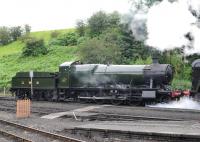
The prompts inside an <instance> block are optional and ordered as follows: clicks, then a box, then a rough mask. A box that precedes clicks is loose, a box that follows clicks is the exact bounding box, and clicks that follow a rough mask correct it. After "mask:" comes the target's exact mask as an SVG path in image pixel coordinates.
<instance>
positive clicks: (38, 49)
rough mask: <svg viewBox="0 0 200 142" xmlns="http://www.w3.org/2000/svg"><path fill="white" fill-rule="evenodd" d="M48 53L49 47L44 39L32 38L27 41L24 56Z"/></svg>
mask: <svg viewBox="0 0 200 142" xmlns="http://www.w3.org/2000/svg"><path fill="white" fill-rule="evenodd" d="M45 54H47V48H46V46H45V44H44V40H43V39H36V38H33V37H32V38H30V39H28V40H26V41H25V46H24V48H23V52H22V55H24V56H38V55H45Z"/></svg>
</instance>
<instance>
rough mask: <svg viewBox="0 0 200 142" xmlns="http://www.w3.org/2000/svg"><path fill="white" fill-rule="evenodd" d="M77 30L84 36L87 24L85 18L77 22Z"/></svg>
mask: <svg viewBox="0 0 200 142" xmlns="http://www.w3.org/2000/svg"><path fill="white" fill-rule="evenodd" d="M76 32H77V33H78V35H79V36H84V35H85V32H86V25H85V23H84V21H83V20H78V21H77V23H76Z"/></svg>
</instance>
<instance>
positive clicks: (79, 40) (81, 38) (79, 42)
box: [77, 36, 90, 45]
mask: <svg viewBox="0 0 200 142" xmlns="http://www.w3.org/2000/svg"><path fill="white" fill-rule="evenodd" d="M89 39H90V38H89V37H87V36H82V37H79V38H78V40H77V44H78V45H79V44H82V43H84V42H85V41H87V40H89Z"/></svg>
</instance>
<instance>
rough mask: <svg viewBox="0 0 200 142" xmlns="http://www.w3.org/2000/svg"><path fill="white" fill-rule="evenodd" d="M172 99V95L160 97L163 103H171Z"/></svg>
mask: <svg viewBox="0 0 200 142" xmlns="http://www.w3.org/2000/svg"><path fill="white" fill-rule="evenodd" d="M170 101H171V97H170V96H167V95H166V96H162V97H160V102H161V103H169V102H170Z"/></svg>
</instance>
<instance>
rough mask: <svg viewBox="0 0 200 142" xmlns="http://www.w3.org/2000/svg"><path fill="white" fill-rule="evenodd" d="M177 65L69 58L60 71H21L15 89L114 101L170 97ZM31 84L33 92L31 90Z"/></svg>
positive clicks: (48, 96)
mask: <svg viewBox="0 0 200 142" xmlns="http://www.w3.org/2000/svg"><path fill="white" fill-rule="evenodd" d="M172 79H173V69H172V66H171V65H169V64H159V63H158V62H157V61H156V60H154V62H153V63H152V64H150V65H105V64H81V63H80V62H65V63H63V64H61V65H60V66H59V71H58V72H55V73H50V72H34V76H33V78H32V82H31V80H30V76H29V72H19V73H17V74H16V76H15V77H13V78H12V87H11V91H12V92H13V93H14V94H15V95H16V97H17V98H18V99H22V98H24V97H28V98H31V99H36V100H49V101H53V100H54V101H61V100H75V101H83V102H91V101H92V102H96V103H105V102H111V103H112V104H115V105H117V104H121V103H127V104H129V105H138V104H140V103H141V102H149V101H157V102H163V101H168V100H169V99H170V98H171V90H170V89H169V86H170V83H171V81H172ZM31 86H32V89H33V93H32V94H31Z"/></svg>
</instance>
